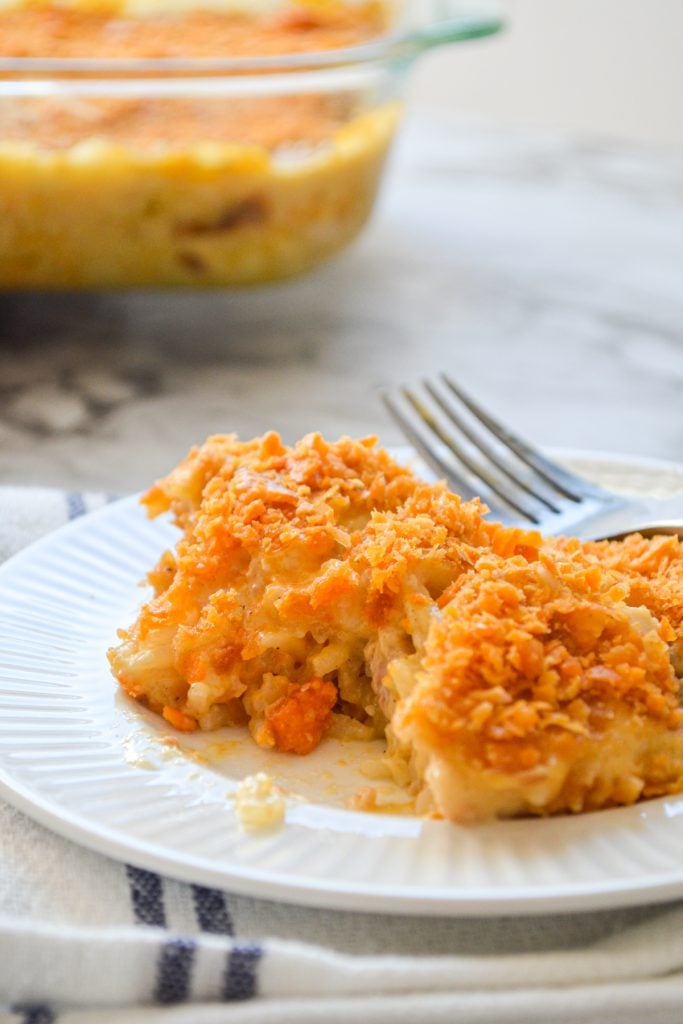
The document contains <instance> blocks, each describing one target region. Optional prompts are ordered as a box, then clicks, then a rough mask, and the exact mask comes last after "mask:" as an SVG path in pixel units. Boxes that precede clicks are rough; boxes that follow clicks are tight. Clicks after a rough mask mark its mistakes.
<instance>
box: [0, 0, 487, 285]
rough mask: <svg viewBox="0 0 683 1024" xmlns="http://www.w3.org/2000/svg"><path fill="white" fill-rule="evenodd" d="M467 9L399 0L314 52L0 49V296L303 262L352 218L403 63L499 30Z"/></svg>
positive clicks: (389, 129)
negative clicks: (351, 34)
mask: <svg viewBox="0 0 683 1024" xmlns="http://www.w3.org/2000/svg"><path fill="white" fill-rule="evenodd" d="M148 2H149V0H148ZM253 2H254V0H252V3H253ZM319 2H320V0H319ZM322 2H324V0H322ZM349 2H351V0H349ZM356 2H357V0H356ZM474 2H475V0H472V2H470V3H456V2H452V0H405V2H403V3H396V4H394V5H392V7H391V9H390V10H389V13H388V16H387V21H386V27H385V28H383V30H382V32H381V33H380V34H378V35H377V36H376V37H373V38H371V39H369V40H366V41H364V42H362V43H359V44H356V45H352V46H345V47H343V48H336V49H329V50H324V51H322V50H318V52H297V53H285V54H284V55H279V56H277V55H276V56H246V57H245V56H237V57H225V56H219V57H212V56H205V55H204V56H201V57H193V58H182V59H179V58H176V57H168V56H164V57H156V58H140V57H138V58H135V59H134V58H129V57H107V58H97V59H96V58H91V57H81V56H79V57H71V58H69V59H66V58H63V57H59V56H54V55H52V56H50V57H45V58H44V57H36V56H35V55H34V56H14V57H7V56H5V57H0V289H4V290H7V289H73V288H83V289H88V288H92V289H95V288H124V287H177V286H192V287H225V286H239V285H248V284H255V283H261V282H267V281H274V280H278V279H282V278H286V277H290V276H293V275H296V274H299V273H302V272H304V271H306V270H308V269H310V268H311V267H314V266H315V265H316V264H318V263H319V262H321V261H322V260H324V259H326V258H327V257H329V256H331V255H332V254H333V253H335V252H337V251H338V250H340V249H341V248H343V247H344V246H345V245H346V244H347V243H348V242H349V241H350V240H351V239H352V238H353V237H354V236H355V235H356V234H357V233H358V231H359V230H360V229H361V227H362V225H363V224H364V223H365V221H366V220H367V218H368V215H369V213H370V211H371V209H372V206H373V203H374V200H375V197H376V194H377V189H378V185H379V182H380V179H381V175H382V169H383V166H384V163H385V157H386V155H387V152H388V149H389V146H390V143H391V141H392V138H393V136H394V133H395V130H396V127H397V124H398V122H399V119H400V112H401V97H402V92H403V86H404V83H405V80H406V77H407V73H408V71H409V70H410V68H411V66H412V64H413V62H414V61H415V60H416V58H417V57H418V56H419V55H420V54H421V53H422V52H424V51H425V50H427V49H429V48H431V47H434V46H438V45H442V44H445V43H456V42H463V41H465V40H469V39H474V38H477V37H480V36H484V35H489V34H491V33H494V32H496V31H498V30H499V28H500V27H501V20H500V17H499V16H498V13H497V12H496V9H495V8H491V7H483V6H482V5H481V4H476V6H474V7H473V4H474ZM3 6H5V7H6V6H7V4H6V2H5V3H4V5H3ZM213 6H214V7H215V0H213ZM270 6H273V4H271V5H270ZM176 9H178V0H175V3H174V6H173V10H176ZM135 16H136V17H147V16H148V11H147V9H145V13H144V14H136V15H135ZM140 124H144V132H143V134H142V136H141V135H140V130H139V126H140Z"/></svg>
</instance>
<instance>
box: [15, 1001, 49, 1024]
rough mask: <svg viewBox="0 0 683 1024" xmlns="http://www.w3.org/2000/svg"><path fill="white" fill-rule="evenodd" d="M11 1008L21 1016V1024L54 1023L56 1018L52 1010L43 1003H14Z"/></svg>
mask: <svg viewBox="0 0 683 1024" xmlns="http://www.w3.org/2000/svg"><path fill="white" fill-rule="evenodd" d="M11 1010H12V1013H16V1014H18V1015H19V1016H20V1017H21V1024H54V1022H55V1021H56V1020H57V1018H56V1016H55V1013H54V1010H52V1009H51V1008H50V1007H49V1006H45V1005H44V1004H43V1003H15V1004H14V1006H12V1007H11Z"/></svg>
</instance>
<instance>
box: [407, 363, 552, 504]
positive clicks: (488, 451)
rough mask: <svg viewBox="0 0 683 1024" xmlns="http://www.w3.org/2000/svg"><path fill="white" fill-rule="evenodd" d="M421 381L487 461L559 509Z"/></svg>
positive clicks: (537, 498) (449, 404)
mask: <svg viewBox="0 0 683 1024" xmlns="http://www.w3.org/2000/svg"><path fill="white" fill-rule="evenodd" d="M422 383H423V385H424V388H425V390H426V391H427V392H428V393H429V394H430V395H431V396H432V398H433V399H434V401H435V402H436V404H437V405H438V406H439V408H440V409H441V410H442V411H443V412H444V413H445V414H446V416H447V417H448V419H449V420H450V421H451V422H452V423H453V424H454V425H455V426H456V427H457V428H458V430H460V431H461V433H462V434H464V435H465V437H466V438H467V439H468V440H469V441H470V442H471V443H472V444H473V445H474V447H475V448H477V449H478V450H479V451H480V452H481V453H482V455H484V456H485V457H486V458H487V459H488V460H489V462H490V463H491V464H492V465H494V466H495V467H496V469H498V470H499V471H500V472H501V473H502V474H503V475H504V476H506V477H507V478H508V480H510V481H511V482H512V483H513V484H515V485H516V486H517V487H519V488H520V490H522V491H524V492H525V493H526V494H528V495H529V496H530V497H532V498H535V499H536V501H540V502H541V504H543V505H545V507H546V508H547V509H548V510H549V511H550V512H559V511H560V509H559V508H558V506H557V504H554V503H553V502H552V501H550V500H549V498H547V497H546V495H545V494H543V493H542V491H541V489H540V488H537V489H536V490H534V488H533V487H531V486H529V484H528V483H526V481H525V480H523V479H521V478H520V476H519V475H515V474H514V473H513V472H512V471H511V469H510V467H509V466H506V465H505V463H504V462H503V460H502V459H501V458H499V457H498V455H497V454H496V452H495V451H494V450H493V448H492V447H491V446H490V445H489V444H488V443H487V442H486V441H485V440H484V438H483V437H480V436H479V435H478V434H477V433H476V431H474V430H472V429H471V427H470V426H469V425H468V423H467V422H466V421H465V419H464V418H463V417H462V416H460V415H459V413H458V411H457V410H456V409H455V407H454V406H453V404H452V403H449V402H447V401H446V400H445V398H444V397H443V395H441V394H440V393H439V392H438V391H437V389H436V388H435V387H434V385H433V384H432V383H431V381H429V380H424V381H423V382H422Z"/></svg>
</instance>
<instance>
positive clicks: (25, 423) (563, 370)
mask: <svg viewBox="0 0 683 1024" xmlns="http://www.w3.org/2000/svg"><path fill="white" fill-rule="evenodd" d="M439 369H447V370H449V371H450V372H451V374H453V375H454V376H455V377H457V378H458V379H459V380H460V381H461V382H462V383H463V384H464V385H465V386H466V387H468V388H469V389H470V390H471V391H473V392H474V393H475V394H477V395H478V396H479V397H480V398H481V400H482V401H483V402H485V403H486V404H488V405H489V407H491V408H493V409H494V410H495V411H496V412H497V414H498V415H499V416H500V417H501V418H503V419H506V420H507V421H509V422H510V423H511V424H512V425H513V426H514V427H516V428H517V429H518V430H520V431H521V432H523V433H525V434H526V435H527V436H528V437H529V438H531V439H532V440H534V441H536V442H539V443H543V444H547V445H559V446H565V447H573V448H588V449H600V450H603V451H607V452H617V451H626V452H630V453H635V454H640V455H648V456H658V457H660V458H670V459H683V413H682V411H681V397H680V396H681V394H682V393H683V157H682V156H681V155H677V154H674V153H666V152H653V151H650V150H645V151H643V150H637V149H632V148H623V147H618V146H599V145H585V144H579V143H576V142H570V141H566V140H563V139H558V138H552V137H540V136H537V135H534V136H528V135H524V134H519V133H515V132H510V131H507V132H504V131H498V130H495V129H494V128H492V127H485V126H481V125H473V124H464V123H462V122H459V121H457V120H454V119H450V118H448V117H447V116H444V117H442V118H440V119H439V118H436V117H433V116H430V117H423V116H420V115H419V114H418V112H414V113H413V115H412V117H410V118H409V119H408V122H407V124H406V125H405V128H404V131H403V133H402V135H401V139H400V142H399V145H398V146H397V148H396V151H395V153H394V156H393V160H392V163H391V165H390V168H389V171H388V173H387V178H386V184H385V189H384V193H383V195H382V198H381V202H380V204H379V207H378V210H377V212H376V215H375V217H374V219H373V221H372V223H371V224H370V225H369V227H368V228H367V229H366V232H365V233H364V235H363V236H362V238H361V239H360V240H359V241H358V242H357V243H356V244H355V245H354V246H353V247H351V248H350V249H349V250H347V252H346V253H345V254H343V255H342V256H341V257H339V258H337V260H336V261H334V262H332V263H330V264H329V265H327V266H326V267H324V268H323V269H321V270H320V271H318V272H316V273H314V274H312V275H311V276H309V277H307V278H305V279H301V280H300V281H297V282H294V283H289V284H286V285H280V286H277V287H271V288H260V289H256V290H251V291H246V292H240V293H227V292H222V293H221V292H211V293H190V292H172V293H171V292H169V293H130V294H126V293H120V294H82V295H53V296H49V295H20V294H0V482H4V483H35V484H56V485H61V486H66V487H72V488H76V487H79V488H91V489H105V490H107V491H119V492H127V491H132V490H136V489H138V488H140V487H142V486H144V485H145V484H147V483H148V482H149V481H150V480H151V479H153V478H154V477H156V476H158V475H160V474H161V473H163V472H164V471H165V470H167V469H168V468H169V467H170V466H171V465H172V464H174V463H175V462H176V461H177V460H178V459H179V458H180V456H182V455H183V454H184V453H185V451H186V450H187V448H188V447H189V446H190V445H191V444H193V443H195V442H198V441H200V440H202V439H203V438H204V437H205V436H206V435H207V434H209V433H212V432H224V431H237V432H238V433H239V434H240V435H242V436H244V437H246V436H251V435H254V434H259V433H262V432H263V431H264V430H266V429H270V428H274V429H277V430H279V431H280V432H281V433H282V434H283V435H284V437H285V439H286V440H290V441H291V440H294V439H295V438H296V437H297V436H299V435H301V434H303V433H305V432H307V431H310V430H321V431H323V432H324V433H325V434H327V435H329V436H334V435H338V434H339V433H344V432H346V433H354V434H363V433H370V432H371V433H378V434H379V435H380V436H381V438H382V440H383V441H385V442H386V443H389V444H391V443H397V442H398V441H399V435H398V432H397V430H396V428H395V427H394V426H393V425H392V424H391V422H390V421H389V419H388V417H387V416H386V414H385V412H384V411H383V408H382V406H381V403H380V401H379V397H378V393H379V390H380V389H381V388H382V387H383V386H386V385H391V384H395V383H400V382H406V381H410V380H412V379H414V378H415V377H416V376H418V375H424V374H430V373H434V372H436V371H437V370H439Z"/></svg>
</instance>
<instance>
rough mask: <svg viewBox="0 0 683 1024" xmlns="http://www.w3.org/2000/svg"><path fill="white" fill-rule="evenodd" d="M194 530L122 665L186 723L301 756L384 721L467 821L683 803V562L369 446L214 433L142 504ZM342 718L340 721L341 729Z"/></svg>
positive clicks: (124, 677)
mask: <svg viewBox="0 0 683 1024" xmlns="http://www.w3.org/2000/svg"><path fill="white" fill-rule="evenodd" d="M143 501H144V503H145V505H146V507H147V509H148V511H149V513H150V514H151V515H158V514H160V513H161V512H164V511H170V512H171V513H172V515H173V516H174V517H175V521H176V522H177V524H178V526H179V527H180V528H181V529H182V530H183V531H184V533H183V536H182V538H181V540H180V541H179V543H178V545H177V548H176V550H175V553H174V554H170V553H166V554H165V555H164V556H163V557H162V559H161V560H160V562H159V564H158V566H157V567H156V569H155V570H154V571H153V572H152V573H151V574H150V582H152V584H153V586H154V589H155V596H154V597H153V598H152V599H151V600H150V601H149V602H148V603H147V604H146V605H145V606H144V607H143V609H142V611H141V613H140V615H139V617H138V620H137V622H136V623H135V624H134V625H133V626H132V627H131V629H130V630H127V631H122V633H121V640H122V643H121V644H120V645H119V647H118V648H116V649H114V650H113V651H112V652H111V654H110V658H111V662H112V667H113V669H114V672H115V674H116V675H117V677H118V679H119V680H120V682H121V684H122V685H123V686H124V688H125V689H126V690H127V691H128V692H129V693H130V694H131V696H133V697H135V698H137V699H139V700H143V701H144V702H146V703H147V704H148V705H149V706H150V707H152V708H153V709H154V710H157V711H160V712H163V714H164V716H165V717H166V719H167V720H168V721H169V722H170V723H171V724H172V725H174V726H175V727H176V728H178V729H180V730H191V729H193V728H195V727H197V726H199V727H200V728H203V729H213V728H217V727H219V726H221V725H224V724H228V723H238V722H244V721H245V720H246V721H247V722H248V724H249V728H250V730H251V733H252V735H253V737H254V739H255V740H256V741H257V742H258V743H260V744H261V745H262V746H266V747H273V746H274V747H275V748H277V749H279V750H281V751H287V752H292V753H298V754H306V753H308V752H309V751H310V750H312V749H313V747H314V746H315V745H316V744H317V743H318V742H319V741H320V740H321V738H322V737H323V736H324V735H325V732H326V731H327V729H328V728H329V726H330V723H331V722H332V720H333V717H334V721H335V730H336V729H337V727H339V724H340V723H342V724H343V722H344V721H346V722H348V723H349V726H351V725H353V730H352V729H351V728H350V730H349V734H351V733H352V732H354V731H355V734H358V730H359V727H362V728H361V734H363V735H367V731H364V730H369V731H370V733H372V731H373V730H375V732H377V731H380V732H381V731H382V730H383V729H384V727H385V726H386V725H387V721H388V722H389V726H388V733H387V735H388V737H389V742H390V748H391V753H392V757H394V759H399V760H402V761H403V763H404V768H403V770H402V772H401V773H399V774H403V775H405V773H406V770H407V769H406V767H405V765H407V764H409V765H410V770H411V772H412V778H413V783H414V785H415V787H416V788H418V789H419V788H422V789H423V791H424V793H425V794H427V796H428V798H429V806H430V810H431V811H432V812H433V813H437V814H441V815H443V816H445V817H449V818H452V819H454V820H477V819H481V818H486V817H502V816H509V815H519V814H550V813H556V812H561V811H580V810H586V809H593V808H597V807H607V806H613V805H615V804H624V803H631V802H633V801H635V800H637V799H640V798H642V797H646V796H652V795H656V794H661V793H669V792H674V791H678V790H679V789H681V788H683V713H682V712H681V710H680V708H679V685H680V684H679V680H678V678H677V676H676V672H675V668H676V667H677V664H678V663H677V651H678V647H677V644H678V643H679V642H680V635H681V623H682V621H683V604H682V602H681V586H682V581H683V555H682V553H681V545H680V544H679V542H678V541H677V540H676V541H672V540H671V539H670V538H664V539H663V538H655V539H654V540H653V541H646V540H644V539H643V538H639V537H633V538H629V539H627V540H626V541H624V542H620V543H619V544H614V543H612V544H586V545H583V544H581V543H579V542H578V541H574V540H567V539H562V540H552V539H543V538H542V537H541V536H540V535H539V534H538V533H536V532H528V531H524V530H519V529H510V528H505V527H502V526H500V525H497V524H491V523H489V522H488V521H487V520H486V519H485V518H484V513H485V511H486V510H485V508H484V507H483V506H482V505H481V504H480V503H479V502H477V501H474V502H462V501H461V500H460V499H459V498H458V497H457V496H455V495H453V494H450V493H449V492H448V491H447V490H446V489H445V487H444V486H443V485H440V484H437V485H427V484H424V483H420V482H419V481H418V480H417V479H416V478H415V476H414V475H413V473H412V472H411V471H410V470H409V469H407V468H405V467H403V466H400V465H398V464H397V463H396V462H395V461H394V460H393V459H392V458H391V457H390V456H389V455H388V454H387V453H386V452H384V451H383V450H382V449H381V448H378V447H377V446H376V444H375V440H374V439H373V438H365V439H363V440H360V441H354V440H352V439H350V438H342V439H341V440H339V441H337V442H334V443H328V442H326V441H325V440H324V439H323V438H322V437H321V436H320V435H319V434H310V435H308V436H307V437H305V438H303V439H302V440H301V441H299V442H298V443H297V444H296V445H294V446H293V447H291V448H290V447H287V446H286V445H284V444H283V443H282V442H281V440H280V438H279V437H278V436H277V435H276V434H273V433H271V434H266V435H265V436H264V437H263V438H258V439H255V440H253V441H248V442H246V443H243V442H240V441H238V440H237V439H236V438H235V437H234V436H232V435H216V436H214V437H211V438H209V439H208V440H207V441H206V443H205V444H204V445H202V446H201V447H199V448H195V449H193V450H192V451H191V452H190V454H189V455H188V456H187V458H186V459H185V460H183V462H181V463H180V465H179V466H178V467H176V469H174V470H173V471H172V472H171V473H170V474H169V475H168V476H167V477H166V478H165V479H163V480H162V481H160V482H159V483H158V484H155V485H154V486H153V487H152V488H150V490H149V491H148V492H147V494H146V495H145V496H144V499H143ZM333 712H334V716H333Z"/></svg>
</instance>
